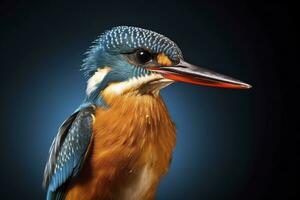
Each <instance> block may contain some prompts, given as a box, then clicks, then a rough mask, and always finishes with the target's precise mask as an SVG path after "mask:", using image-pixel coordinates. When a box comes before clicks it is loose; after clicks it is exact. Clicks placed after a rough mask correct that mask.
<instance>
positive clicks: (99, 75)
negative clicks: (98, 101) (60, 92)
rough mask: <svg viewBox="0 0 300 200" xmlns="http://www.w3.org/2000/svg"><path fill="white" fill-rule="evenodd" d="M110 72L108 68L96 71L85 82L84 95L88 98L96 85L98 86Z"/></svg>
mask: <svg viewBox="0 0 300 200" xmlns="http://www.w3.org/2000/svg"><path fill="white" fill-rule="evenodd" d="M110 71H111V68H109V67H104V68H102V69H98V71H97V72H95V74H94V75H93V76H92V77H91V78H90V79H89V80H88V81H87V88H86V94H87V95H88V96H89V95H90V94H91V93H92V92H93V91H94V90H95V89H96V88H97V84H99V83H100V82H101V81H102V80H103V79H104V77H105V76H106V75H107V74H108V73H109V72H110Z"/></svg>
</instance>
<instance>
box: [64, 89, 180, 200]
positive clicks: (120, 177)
mask: <svg viewBox="0 0 300 200" xmlns="http://www.w3.org/2000/svg"><path fill="white" fill-rule="evenodd" d="M104 96H105V97H104V98H105V100H106V102H107V103H108V105H109V106H110V109H109V110H105V109H103V108H100V107H98V108H96V112H95V120H94V124H93V134H94V137H93V141H92V143H91V145H90V147H89V152H88V155H87V157H86V159H85V163H84V165H83V167H82V170H81V173H80V174H79V176H78V177H77V178H76V179H74V180H73V181H72V183H71V185H70V187H69V188H68V190H67V195H66V199H69V200H71V199H124V200H125V199H126V200H139V199H152V198H153V196H154V193H155V189H156V186H157V184H158V181H159V179H160V177H161V176H162V175H163V174H165V173H166V172H167V170H168V167H169V163H170V159H171V155H172V150H173V148H174V145H175V127H174V125H173V123H172V121H171V120H170V117H169V115H168V112H167V108H166V106H165V104H164V102H163V101H162V99H161V98H160V97H159V96H154V95H140V96H136V95H133V96H131V95H130V94H128V95H125V96H121V97H120V96H115V95H104ZM99 169H101V170H99Z"/></svg>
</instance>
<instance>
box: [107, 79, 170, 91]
mask: <svg viewBox="0 0 300 200" xmlns="http://www.w3.org/2000/svg"><path fill="white" fill-rule="evenodd" d="M173 82H174V81H172V80H169V79H165V78H164V77H163V76H162V75H160V74H151V75H145V76H140V77H133V78H131V79H129V80H127V81H122V82H118V83H111V84H110V85H109V86H107V87H106V89H105V90H104V93H106V94H113V95H122V94H125V93H133V94H143V93H153V94H158V92H159V90H160V89H162V88H164V87H166V86H168V85H170V84H171V83H173Z"/></svg>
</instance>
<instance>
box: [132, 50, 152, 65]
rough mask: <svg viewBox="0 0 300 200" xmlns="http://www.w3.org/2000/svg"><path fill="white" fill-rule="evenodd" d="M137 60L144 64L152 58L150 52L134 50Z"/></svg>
mask: <svg viewBox="0 0 300 200" xmlns="http://www.w3.org/2000/svg"><path fill="white" fill-rule="evenodd" d="M136 58H137V61H138V62H139V63H141V64H145V63H147V62H148V61H150V60H151V59H152V55H151V53H149V52H148V51H145V50H138V51H137V52H136Z"/></svg>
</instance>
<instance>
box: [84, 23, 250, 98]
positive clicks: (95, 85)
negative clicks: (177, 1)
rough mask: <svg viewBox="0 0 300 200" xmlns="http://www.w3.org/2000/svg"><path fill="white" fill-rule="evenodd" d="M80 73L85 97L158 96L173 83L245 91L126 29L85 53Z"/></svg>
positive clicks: (160, 40)
mask: <svg viewBox="0 0 300 200" xmlns="http://www.w3.org/2000/svg"><path fill="white" fill-rule="evenodd" d="M82 70H83V71H84V74H85V75H86V77H87V78H88V86H87V94H88V95H92V94H94V93H96V94H98V93H99V92H101V91H102V90H109V91H110V92H112V93H115V94H119V95H121V94H125V93H128V94H145V93H147V94H148V93H152V94H158V91H159V90H160V89H161V88H163V87H166V86H167V85H169V84H171V83H173V82H175V81H180V82H186V83H191V84H195V85H204V86H213V87H223V88H235V89H246V88H250V87H251V86H250V85H248V84H246V83H243V82H241V81H239V80H236V79H233V78H231V77H228V76H225V75H221V74H218V73H215V72H213V71H210V70H207V69H204V68H202V67H198V66H195V65H192V64H189V63H187V62H186V61H184V59H183V55H182V52H181V50H180V49H179V47H178V46H177V45H176V44H175V43H174V42H173V41H171V40H170V39H169V38H167V37H165V36H163V35H161V34H158V33H156V32H153V31H150V30H146V29H142V28H137V27H128V26H119V27H114V28H112V29H110V30H108V31H106V32H104V33H103V34H102V35H100V37H99V38H98V39H97V40H96V41H95V42H94V44H93V46H91V48H90V49H89V50H88V52H87V57H86V59H85V60H84V62H83V65H82Z"/></svg>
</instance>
